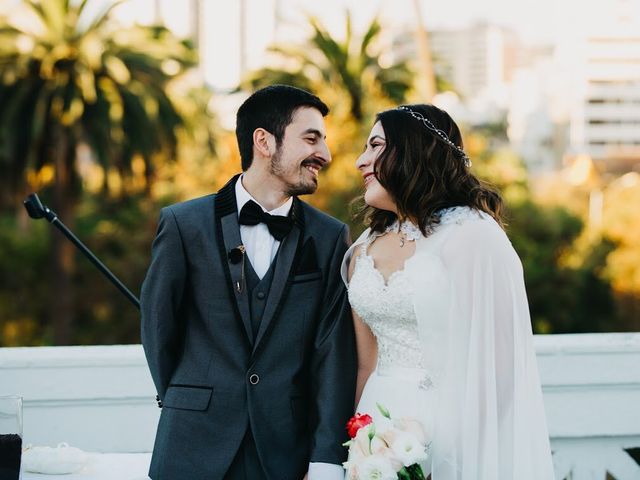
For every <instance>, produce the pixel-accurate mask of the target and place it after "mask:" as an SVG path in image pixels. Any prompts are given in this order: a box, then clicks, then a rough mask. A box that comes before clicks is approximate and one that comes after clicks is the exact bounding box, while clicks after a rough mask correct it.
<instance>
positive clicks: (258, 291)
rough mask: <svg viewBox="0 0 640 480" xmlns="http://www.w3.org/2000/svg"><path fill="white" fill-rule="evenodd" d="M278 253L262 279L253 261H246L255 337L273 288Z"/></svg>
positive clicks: (250, 310)
mask: <svg viewBox="0 0 640 480" xmlns="http://www.w3.org/2000/svg"><path fill="white" fill-rule="evenodd" d="M277 258H278V255H277V254H276V256H275V257H274V259H273V261H272V262H271V265H270V266H269V270H267V273H265V274H264V277H262V280H260V277H258V274H257V273H256V272H255V270H254V269H253V266H252V265H251V262H250V261H249V259H247V261H246V263H245V275H246V279H247V293H248V295H249V312H250V315H251V328H252V330H253V338H254V339H255V338H256V335H257V334H258V329H259V328H260V321H261V320H262V314H263V313H264V307H265V306H266V304H267V298H269V289H270V288H271V282H272V280H273V270H274V266H275V264H276V259H277Z"/></svg>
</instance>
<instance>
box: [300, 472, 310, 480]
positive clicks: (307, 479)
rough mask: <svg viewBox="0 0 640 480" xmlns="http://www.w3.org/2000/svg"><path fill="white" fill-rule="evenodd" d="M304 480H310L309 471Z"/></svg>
mask: <svg viewBox="0 0 640 480" xmlns="http://www.w3.org/2000/svg"><path fill="white" fill-rule="evenodd" d="M302 480H309V472H307V473H306V474H305V475H304V478H303V479H302Z"/></svg>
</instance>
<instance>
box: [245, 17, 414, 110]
mask: <svg viewBox="0 0 640 480" xmlns="http://www.w3.org/2000/svg"><path fill="white" fill-rule="evenodd" d="M309 22H310V24H311V27H312V35H311V37H310V39H309V40H308V45H304V46H302V47H298V48H296V47H288V48H287V47H282V46H276V47H273V48H272V51H273V52H275V53H276V54H277V55H278V56H279V57H280V58H281V59H283V60H284V61H285V62H286V63H288V64H291V61H292V60H293V61H294V63H295V67H294V68H293V69H292V68H286V67H285V68H282V69H274V68H264V69H261V70H258V71H256V72H254V73H253V74H251V75H250V76H249V77H248V78H247V79H245V80H244V81H243V84H242V86H243V87H245V88H251V89H255V88H259V87H262V86H266V85H268V84H272V83H289V84H293V85H296V86H299V87H301V88H312V89H313V87H314V86H315V85H321V84H322V85H331V86H333V87H338V88H340V89H341V90H342V91H344V92H345V93H346V95H347V98H348V99H349V111H350V113H351V115H352V117H353V118H354V119H355V120H356V121H358V122H360V121H361V120H363V118H364V114H365V112H364V110H365V109H364V104H365V103H366V99H367V97H368V96H369V95H370V94H371V89H372V88H375V89H378V90H379V92H380V93H381V94H382V96H383V97H384V98H386V99H389V100H391V101H393V102H394V103H400V102H402V101H404V100H405V97H406V95H407V92H408V91H409V89H410V88H411V87H412V83H413V78H412V73H411V71H410V70H409V67H408V65H407V63H406V62H404V61H400V62H396V63H393V64H391V65H385V66H383V64H384V62H383V61H382V56H383V52H382V50H381V49H380V47H379V45H378V44H377V40H378V39H379V36H380V32H381V25H380V22H379V21H378V19H377V18H374V19H373V20H372V22H371V23H370V24H369V26H368V27H367V30H366V32H365V33H364V34H363V35H362V36H355V35H354V34H353V30H352V24H351V15H350V13H349V12H347V15H346V20H345V38H344V40H342V41H340V40H336V39H335V38H333V37H332V36H331V34H330V33H329V32H328V30H327V29H326V28H325V27H324V26H323V25H322V23H320V21H319V20H318V19H317V18H315V17H310V18H309ZM316 90H317V89H316Z"/></svg>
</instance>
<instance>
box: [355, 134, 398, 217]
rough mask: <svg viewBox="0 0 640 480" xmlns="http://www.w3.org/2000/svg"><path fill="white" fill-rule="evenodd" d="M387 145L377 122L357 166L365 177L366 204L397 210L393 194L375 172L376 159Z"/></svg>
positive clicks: (381, 208) (392, 210)
mask: <svg viewBox="0 0 640 480" xmlns="http://www.w3.org/2000/svg"><path fill="white" fill-rule="evenodd" d="M386 145H387V144H386V139H385V135H384V130H383V128H382V124H381V123H380V122H376V124H375V125H374V126H373V128H372V129H371V133H370V134H369V138H368V139H367V144H366V146H365V149H364V152H362V155H360V156H359V157H358V160H357V161H356V167H357V168H358V170H360V173H361V174H362V177H363V179H364V188H365V194H364V201H365V202H366V204H367V205H369V206H371V207H374V208H379V209H380V210H389V211H391V212H396V204H395V203H394V202H393V200H392V199H391V195H389V192H387V190H385V188H384V187H383V186H382V185H380V182H378V179H377V178H376V177H375V175H374V173H373V171H374V166H375V163H376V159H377V158H378V157H379V156H380V154H381V153H382V152H383V151H384V149H385V147H386Z"/></svg>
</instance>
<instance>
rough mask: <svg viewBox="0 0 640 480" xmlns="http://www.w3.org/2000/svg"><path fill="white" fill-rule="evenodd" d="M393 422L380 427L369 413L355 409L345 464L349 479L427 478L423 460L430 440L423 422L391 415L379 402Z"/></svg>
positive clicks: (420, 479)
mask: <svg viewBox="0 0 640 480" xmlns="http://www.w3.org/2000/svg"><path fill="white" fill-rule="evenodd" d="M378 410H380V413H382V415H383V416H384V417H385V418H387V419H389V420H390V425H389V426H388V427H386V426H385V428H384V429H380V430H377V429H376V425H375V423H374V422H373V419H372V418H371V417H370V416H369V415H366V414H364V415H361V414H359V413H356V414H355V416H353V417H352V418H351V420H349V422H348V423H347V431H348V432H349V437H351V440H349V441H348V442H346V443H345V444H344V446H345V447H348V448H349V459H348V461H346V462H345V463H344V464H343V465H344V468H345V469H346V471H347V478H348V479H349V480H374V479H375V480H425V474H424V472H423V471H422V467H421V466H420V462H423V461H425V460H426V459H427V449H428V446H429V444H428V442H427V436H426V433H425V431H424V428H423V426H422V424H421V423H420V422H419V421H418V420H415V419H413V418H398V419H392V418H391V415H390V414H389V412H388V410H387V409H386V408H384V407H383V406H381V405H378Z"/></svg>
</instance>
